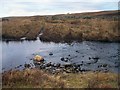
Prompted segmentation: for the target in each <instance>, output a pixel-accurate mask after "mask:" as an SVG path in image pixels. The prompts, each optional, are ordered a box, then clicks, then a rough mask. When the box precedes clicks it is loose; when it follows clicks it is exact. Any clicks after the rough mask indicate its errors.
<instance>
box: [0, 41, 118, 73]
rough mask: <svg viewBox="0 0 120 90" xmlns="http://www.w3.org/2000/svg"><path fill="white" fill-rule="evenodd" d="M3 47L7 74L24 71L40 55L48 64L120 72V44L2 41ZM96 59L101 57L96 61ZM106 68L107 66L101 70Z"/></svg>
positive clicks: (3, 59)
mask: <svg viewBox="0 0 120 90" xmlns="http://www.w3.org/2000/svg"><path fill="white" fill-rule="evenodd" d="M0 44H1V45H2V70H3V71H6V70H9V69H14V68H17V67H19V66H20V67H19V69H22V68H23V67H24V64H25V63H29V64H31V65H33V67H34V64H33V60H32V58H33V57H34V56H35V55H36V54H38V55H41V56H43V57H44V59H45V60H46V62H52V63H61V64H66V63H74V64H81V63H83V66H81V68H84V69H87V70H106V69H108V70H109V71H112V72H118V67H119V66H120V65H119V59H118V50H119V45H120V43H103V42H90V41H84V42H81V43H72V44H67V43H64V44H62V43H53V42H50V43H44V42H41V41H40V40H36V41H23V42H20V41H19V42H15V41H10V42H9V43H6V42H0ZM51 52H52V53H53V55H52V56H50V55H49V53H51ZM62 57H64V58H71V59H70V61H68V62H64V61H61V58H62ZM94 58H98V61H97V62H94ZM102 65H104V66H103V67H101V66H102Z"/></svg>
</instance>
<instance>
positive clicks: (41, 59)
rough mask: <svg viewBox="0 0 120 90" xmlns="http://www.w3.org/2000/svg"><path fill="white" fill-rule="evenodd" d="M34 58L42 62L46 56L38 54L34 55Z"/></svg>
mask: <svg viewBox="0 0 120 90" xmlns="http://www.w3.org/2000/svg"><path fill="white" fill-rule="evenodd" d="M34 60H35V61H38V62H42V61H44V58H43V57H42V56H39V55H36V56H35V57H34Z"/></svg>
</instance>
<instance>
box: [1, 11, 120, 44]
mask: <svg viewBox="0 0 120 90" xmlns="http://www.w3.org/2000/svg"><path fill="white" fill-rule="evenodd" d="M118 17H119V15H118V11H106V12H105V11H104V12H93V13H77V14H61V15H54V16H52V15H51V16H50V15H49V16H32V17H6V18H3V19H2V25H3V28H2V37H3V39H17V40H19V39H20V38H22V37H26V39H30V40H31V39H36V37H37V36H38V35H39V33H40V32H41V31H42V32H43V34H42V36H41V40H43V41H54V42H64V41H68V42H69V41H73V40H76V41H81V40H94V41H96V40H97V41H120V34H119V33H120V32H119V30H118V21H119V20H118Z"/></svg>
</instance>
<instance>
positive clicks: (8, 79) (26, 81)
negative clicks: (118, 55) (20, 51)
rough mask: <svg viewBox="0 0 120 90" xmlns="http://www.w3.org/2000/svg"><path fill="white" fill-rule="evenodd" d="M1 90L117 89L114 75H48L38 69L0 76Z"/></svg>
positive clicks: (5, 73) (90, 73)
mask: <svg viewBox="0 0 120 90" xmlns="http://www.w3.org/2000/svg"><path fill="white" fill-rule="evenodd" d="M2 80H3V83H2V85H3V88H118V76H117V74H114V73H110V72H109V73H103V72H84V73H61V74H49V73H46V72H44V71H41V70H38V69H25V70H22V71H19V70H12V71H7V72H4V73H3V74H2Z"/></svg>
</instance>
